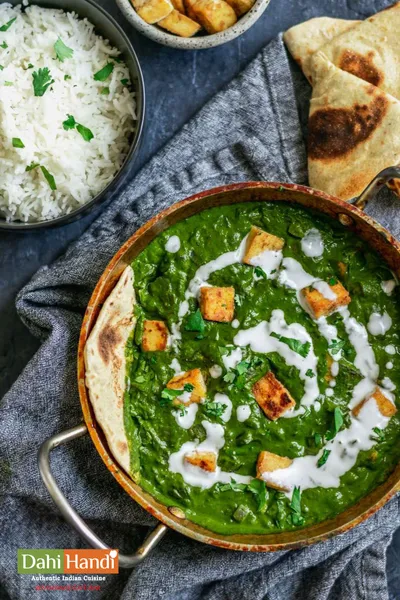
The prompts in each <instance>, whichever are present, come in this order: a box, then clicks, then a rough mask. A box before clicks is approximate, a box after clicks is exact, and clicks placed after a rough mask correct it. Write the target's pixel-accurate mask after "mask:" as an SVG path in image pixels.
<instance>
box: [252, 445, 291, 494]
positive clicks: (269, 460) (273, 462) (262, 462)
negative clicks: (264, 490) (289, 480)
mask: <svg viewBox="0 0 400 600" xmlns="http://www.w3.org/2000/svg"><path fill="white" fill-rule="evenodd" d="M292 462H293V461H292V460H291V459H290V458H287V456H279V455H278V454H273V453H272V452H268V451H267V450H262V452H260V454H259V455H258V459H257V479H262V480H263V481H265V483H266V485H267V486H268V487H271V488H274V489H275V490H280V491H282V492H287V491H289V488H287V487H286V486H284V485H280V484H278V483H275V482H273V481H271V480H268V473H272V472H273V471H278V469H287V467H290V465H291V464H292Z"/></svg>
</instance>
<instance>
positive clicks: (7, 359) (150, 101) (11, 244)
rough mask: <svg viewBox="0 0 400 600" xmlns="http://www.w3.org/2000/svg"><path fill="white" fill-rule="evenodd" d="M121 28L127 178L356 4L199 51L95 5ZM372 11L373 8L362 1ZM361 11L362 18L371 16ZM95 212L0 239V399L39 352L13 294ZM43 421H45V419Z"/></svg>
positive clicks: (284, 17)
mask: <svg viewBox="0 0 400 600" xmlns="http://www.w3.org/2000/svg"><path fill="white" fill-rule="evenodd" d="M98 3H99V4H101V5H102V6H104V7H105V8H106V9H107V10H108V11H109V12H110V13H111V14H112V15H113V16H114V17H115V18H116V19H117V20H118V21H119V22H120V23H121V25H122V26H123V28H124V29H125V31H126V32H127V33H128V35H129V37H130V39H131V40H132V43H133V45H134V47H135V49H136V51H137V54H138V56H139V60H140V63H141V66H142V68H143V72H144V78H145V84H146V91H147V128H146V132H145V137H144V140H143V144H142V147H141V151H140V154H139V156H138V160H137V162H136V164H135V166H134V168H133V169H132V172H131V176H132V177H133V176H134V174H135V172H137V170H138V169H139V168H140V166H141V165H143V164H144V163H145V162H146V161H147V160H148V159H149V157H150V156H152V155H153V154H154V153H155V152H156V151H157V150H158V149H159V148H160V147H161V146H163V145H164V144H165V143H166V142H167V140H168V139H169V138H170V137H172V136H173V134H174V133H175V132H176V131H178V130H179V129H180V127H181V126H182V125H183V124H184V123H185V122H186V121H187V120H188V119H189V118H190V117H191V116H192V115H193V114H194V113H195V112H197V110H198V109H199V108H200V107H201V106H202V105H203V104H204V103H205V102H206V101H207V100H208V99H209V98H210V97H211V96H212V95H213V94H215V92H216V91H218V90H219V89H220V88H221V87H223V86H224V84H225V83H227V82H228V81H230V80H231V79H232V77H234V76H235V75H236V74H237V73H238V72H239V71H241V70H242V69H243V67H244V66H245V65H246V64H247V63H248V62H249V61H250V60H251V59H252V58H253V57H254V56H255V55H256V54H257V52H258V50H259V49H260V48H261V47H262V46H264V45H265V44H266V43H267V42H268V41H269V40H270V39H272V38H273V37H274V36H275V35H276V34H277V33H278V32H279V31H283V30H285V29H287V28H288V27H290V26H291V25H294V24H295V23H299V22H301V21H304V20H306V19H309V18H311V17H314V16H319V15H328V16H334V17H341V18H348V19H352V18H357V17H358V18H359V14H360V12H359V11H360V6H362V5H363V4H364V3H363V2H362V1H360V0H285V1H283V0H271V4H270V6H269V8H268V9H267V11H266V12H265V13H264V15H263V16H262V17H261V18H260V19H259V21H258V22H257V23H256V24H255V25H254V26H253V27H252V28H251V29H250V30H249V31H248V32H246V33H245V34H244V35H243V36H241V37H240V38H239V39H237V40H234V41H232V42H230V43H228V44H225V45H224V46H220V47H219V48H213V49H210V50H200V51H197V52H190V51H181V50H175V49H172V48H165V47H163V46H159V45H157V44H155V43H153V42H151V41H150V40H148V39H147V38H144V37H142V36H141V35H139V34H138V33H136V31H135V30H134V29H133V28H131V27H130V26H129V24H128V23H127V22H126V21H125V20H124V18H123V17H122V15H121V13H120V12H119V9H118V8H117V6H116V5H115V4H114V2H113V1H112V0H98ZM366 4H368V6H369V9H370V11H373V10H374V2H368V3H366ZM369 14H370V13H369V12H367V11H365V15H364V16H369ZM94 217H95V214H92V215H90V216H88V217H86V218H85V219H82V220H80V221H77V222H76V223H73V224H71V225H67V226H64V227H61V228H58V229H53V230H43V231H38V232H33V233H27V234H14V233H0V397H2V396H3V394H4V393H5V392H6V391H7V390H8V389H9V387H10V386H11V384H12V383H13V381H14V380H15V379H16V378H17V377H18V374H19V373H20V372H21V371H22V369H23V368H24V366H25V365H26V363H27V362H28V360H29V359H30V357H31V356H32V355H33V354H34V352H35V351H36V349H37V347H38V342H37V340H36V339H35V338H34V337H33V336H32V335H31V334H30V333H29V332H28V330H27V329H26V328H25V327H24V325H22V323H21V322H20V321H19V319H18V316H17V314H16V311H15V308H14V300H15V295H16V293H17V292H18V290H19V289H20V288H21V287H22V286H23V285H24V283H25V282H27V281H28V280H29V279H30V277H31V276H32V275H33V273H35V271H36V270H37V269H38V268H39V267H40V266H41V265H45V264H49V263H50V262H51V261H52V260H53V259H54V258H56V257H57V256H58V255H60V254H61V253H62V252H63V250H64V249H65V248H66V247H67V245H68V244H69V243H70V242H71V241H72V240H74V239H75V238H76V237H78V236H79V235H80V233H81V232H82V231H83V230H84V229H85V228H86V227H87V226H88V225H89V223H90V222H91V221H92V220H93V218H94ZM44 418H45V415H44ZM399 563H400V531H398V532H397V535H396V536H395V539H394V541H393V543H392V545H391V547H390V550H389V553H388V574H389V579H390V588H391V595H390V600H398V599H399V598H400V569H399Z"/></svg>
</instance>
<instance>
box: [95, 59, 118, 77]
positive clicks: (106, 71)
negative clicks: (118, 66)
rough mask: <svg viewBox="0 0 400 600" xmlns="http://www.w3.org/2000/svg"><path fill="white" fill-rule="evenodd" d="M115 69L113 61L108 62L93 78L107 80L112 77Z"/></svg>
mask: <svg viewBox="0 0 400 600" xmlns="http://www.w3.org/2000/svg"><path fill="white" fill-rule="evenodd" d="M113 70H114V65H113V63H107V64H106V65H105V67H103V68H102V69H100V71H97V73H95V74H94V75H93V79H95V81H105V80H106V79H108V78H109V77H110V75H111V73H112V72H113Z"/></svg>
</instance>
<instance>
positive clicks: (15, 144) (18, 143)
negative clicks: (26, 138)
mask: <svg viewBox="0 0 400 600" xmlns="http://www.w3.org/2000/svg"><path fill="white" fill-rule="evenodd" d="M12 145H13V148H25V144H24V143H23V141H22V140H21V139H20V138H12Z"/></svg>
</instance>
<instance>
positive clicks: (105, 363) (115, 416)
mask: <svg viewBox="0 0 400 600" xmlns="http://www.w3.org/2000/svg"><path fill="white" fill-rule="evenodd" d="M134 304H135V291H134V287H133V270H132V268H131V267H126V269H125V271H124V272H123V273H122V275H121V277H120V279H119V281H118V283H117V285H116V286H115V288H114V289H113V291H112V292H111V294H110V295H109V297H108V298H107V300H106V301H105V303H104V305H103V308H102V309H101V311H100V313H99V316H98V317H97V321H96V324H95V326H94V327H93V329H92V331H91V333H90V336H89V338H88V340H87V342H86V346H85V353H84V354H85V365H86V386H87V388H88V390H89V397H90V401H91V403H92V405H93V409H94V412H95V415H96V419H97V421H98V423H99V424H100V426H101V428H102V429H103V431H104V434H105V436H106V438H107V442H108V445H109V447H110V450H111V453H112V454H113V456H114V457H115V459H116V460H117V461H118V463H119V464H120V465H121V467H122V468H123V469H124V470H125V471H126V472H127V473H129V474H131V475H132V477H133V478H134V479H135V477H136V476H135V474H134V473H131V469H130V452H129V446H128V440H127V437H126V434H125V427H124V394H125V371H126V357H125V346H126V343H127V341H128V338H129V337H130V335H131V334H132V332H133V330H134V327H135V323H136V320H135V318H134V315H133V310H134Z"/></svg>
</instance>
